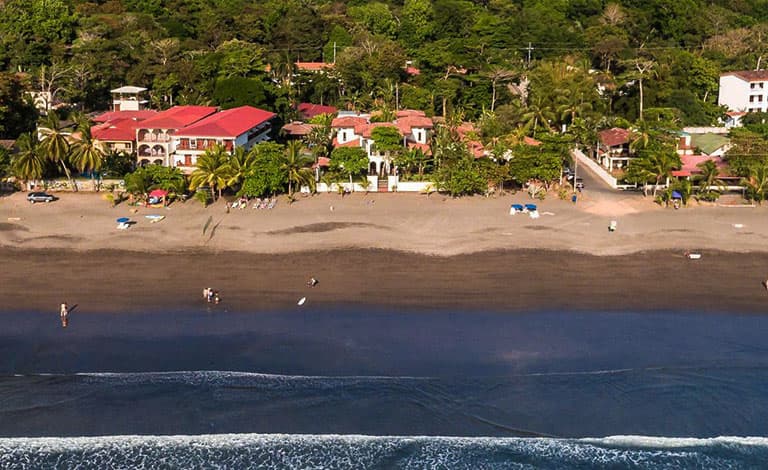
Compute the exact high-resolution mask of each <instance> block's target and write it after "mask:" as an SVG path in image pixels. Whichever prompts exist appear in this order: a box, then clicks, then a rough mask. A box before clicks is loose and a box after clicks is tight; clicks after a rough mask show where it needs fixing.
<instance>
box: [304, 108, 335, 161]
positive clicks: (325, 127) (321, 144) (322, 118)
mask: <svg viewBox="0 0 768 470" xmlns="http://www.w3.org/2000/svg"><path fill="white" fill-rule="evenodd" d="M312 122H313V123H314V124H315V127H313V128H312V130H311V131H310V133H309V135H307V136H306V137H305V138H304V141H305V142H306V144H307V147H309V148H310V149H311V150H312V153H313V154H314V155H315V161H317V158H319V157H330V156H331V152H332V151H333V129H332V128H331V124H332V123H333V115H332V114H328V113H323V114H321V115H319V116H315V117H314V118H313V119H312Z"/></svg>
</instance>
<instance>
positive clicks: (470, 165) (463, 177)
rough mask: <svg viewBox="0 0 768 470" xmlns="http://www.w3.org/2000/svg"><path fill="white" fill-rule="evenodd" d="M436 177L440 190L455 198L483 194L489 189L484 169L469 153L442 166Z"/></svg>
mask: <svg viewBox="0 0 768 470" xmlns="http://www.w3.org/2000/svg"><path fill="white" fill-rule="evenodd" d="M434 176H435V183H436V184H437V188H438V190H439V191H442V192H446V193H448V194H450V195H451V196H454V197H457V196H465V195H471V194H477V193H483V192H485V191H486V190H487V189H488V178H487V177H486V175H485V173H484V171H483V168H482V167H481V166H480V164H479V163H478V162H477V160H476V159H475V157H473V156H472V155H470V154H469V153H468V152H465V153H464V155H463V156H461V157H460V158H458V159H456V160H454V161H452V162H451V163H449V164H444V165H442V166H441V167H440V169H439V170H438V171H437V172H436V173H435V175H434Z"/></svg>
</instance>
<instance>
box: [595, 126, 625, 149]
mask: <svg viewBox="0 0 768 470" xmlns="http://www.w3.org/2000/svg"><path fill="white" fill-rule="evenodd" d="M597 137H598V139H599V140H600V142H601V143H602V144H603V145H607V146H608V147H615V146H617V145H624V144H626V143H628V142H629V130H627V129H621V128H620V127H613V128H611V129H605V130H602V131H600V132H598V133H597Z"/></svg>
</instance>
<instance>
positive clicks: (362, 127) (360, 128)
mask: <svg viewBox="0 0 768 470" xmlns="http://www.w3.org/2000/svg"><path fill="white" fill-rule="evenodd" d="M377 127H394V128H396V129H397V128H398V126H397V125H396V124H395V123H393V122H372V123H370V124H368V123H366V124H358V125H357V126H355V134H357V135H361V136H363V137H365V138H366V139H370V138H371V133H372V132H373V130H374V129H375V128H377Z"/></svg>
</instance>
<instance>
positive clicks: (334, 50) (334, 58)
mask: <svg viewBox="0 0 768 470" xmlns="http://www.w3.org/2000/svg"><path fill="white" fill-rule="evenodd" d="M333 63H334V64H335V63H336V41H333Z"/></svg>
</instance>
